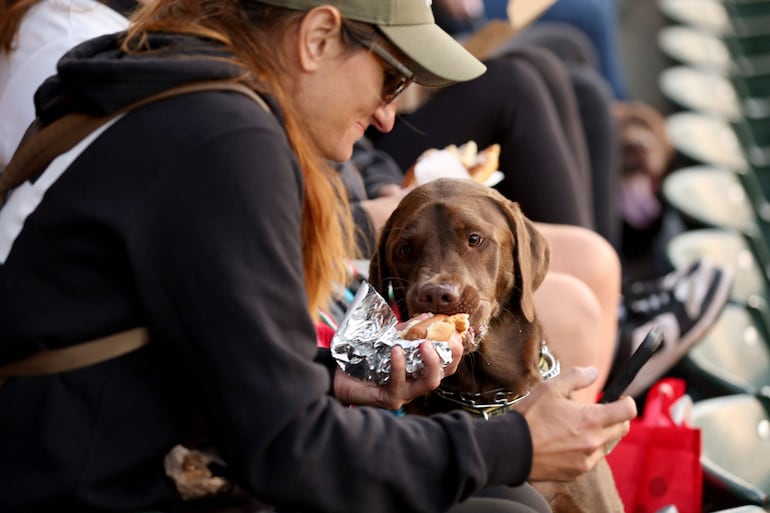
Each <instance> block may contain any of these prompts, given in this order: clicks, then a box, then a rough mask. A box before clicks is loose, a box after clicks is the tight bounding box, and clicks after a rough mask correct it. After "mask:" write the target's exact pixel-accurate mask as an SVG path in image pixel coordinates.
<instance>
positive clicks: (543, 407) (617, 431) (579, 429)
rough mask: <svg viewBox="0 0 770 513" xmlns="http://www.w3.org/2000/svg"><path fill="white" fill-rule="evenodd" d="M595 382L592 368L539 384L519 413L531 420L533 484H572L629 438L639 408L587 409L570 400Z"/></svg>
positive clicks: (621, 404) (621, 403)
mask: <svg viewBox="0 0 770 513" xmlns="http://www.w3.org/2000/svg"><path fill="white" fill-rule="evenodd" d="M595 379H596V370H595V369H593V368H585V367H574V368H571V369H568V370H565V371H563V372H562V373H561V374H560V375H559V376H558V377H556V378H554V379H552V380H549V381H545V382H542V383H539V384H538V385H537V386H536V387H535V388H534V389H533V390H532V392H531V393H530V394H529V396H528V397H527V398H526V399H524V400H522V401H521V402H520V403H518V404H517V407H516V409H517V410H518V411H519V412H521V413H522V414H523V415H524V417H525V418H526V419H527V423H528V424H529V429H530V432H531V436H532V449H533V458H532V471H531V473H530V479H531V480H533V481H544V480H548V481H568V480H572V479H575V478H576V477H578V476H579V475H580V474H582V473H584V472H588V471H589V470H591V469H592V468H593V467H594V466H595V465H596V463H597V462H598V461H599V460H600V459H601V458H603V457H604V456H605V454H606V452H607V451H608V450H609V449H611V448H612V447H613V446H614V444H615V443H616V442H617V441H618V440H620V439H621V438H623V436H625V435H626V433H628V430H629V428H630V421H631V419H633V418H634V417H636V413H637V412H636V403H635V402H634V400H633V399H632V398H630V397H622V398H621V399H619V400H617V401H615V402H614V403H608V404H585V403H582V402H578V401H574V400H572V399H570V394H571V393H572V392H573V391H575V390H580V389H581V388H584V387H587V386H589V385H590V384H591V383H593V381H594V380H595Z"/></svg>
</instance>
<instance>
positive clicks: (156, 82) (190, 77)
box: [35, 33, 245, 124]
mask: <svg viewBox="0 0 770 513" xmlns="http://www.w3.org/2000/svg"><path fill="white" fill-rule="evenodd" d="M122 35H123V34H122V33H118V34H109V35H105V36H101V37H98V38H95V39H91V40H89V41H86V42H84V43H81V44H80V45H78V46H76V47H74V48H73V49H72V50H70V51H69V52H67V53H66V54H65V55H64V56H63V57H62V58H61V59H60V60H59V63H58V65H57V70H58V74H57V75H54V76H52V77H50V78H49V79H48V80H47V81H46V82H44V83H43V85H41V86H40V88H39V89H38V90H37V92H36V93H35V107H36V110H37V115H38V117H40V119H41V120H42V122H43V123H44V124H47V123H50V122H51V121H53V120H55V119H57V118H59V117H61V116H63V115H65V114H68V113H70V112H84V113H88V114H93V115H96V116H104V115H109V114H112V113H114V112H115V111H117V110H120V109H121V108H122V107H124V106H126V105H129V104H130V103H132V102H134V101H137V100H139V99H141V98H145V97H148V96H151V95H153V94H155V93H158V92H160V91H162V90H164V89H168V88H170V87H173V86H176V85H179V84H183V83H187V82H196V81H202V80H216V79H227V78H234V77H238V76H241V75H243V74H244V72H245V70H244V68H242V67H241V66H238V65H237V64H235V63H233V62H231V61H229V60H227V59H228V58H230V57H232V55H231V54H230V53H229V52H228V51H227V49H226V48H225V47H224V46H223V45H221V44H219V43H215V42H212V41H210V40H205V39H201V38H197V37H193V36H183V35H177V34H173V35H169V34H152V35H150V36H149V39H148V43H149V45H150V48H151V51H144V52H141V53H139V54H127V53H125V52H123V51H121V49H120V42H121V39H122Z"/></svg>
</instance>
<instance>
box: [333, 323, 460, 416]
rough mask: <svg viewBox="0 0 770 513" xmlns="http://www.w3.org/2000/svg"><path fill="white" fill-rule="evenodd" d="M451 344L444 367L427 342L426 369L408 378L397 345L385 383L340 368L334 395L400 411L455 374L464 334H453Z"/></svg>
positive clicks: (423, 350) (423, 347)
mask: <svg viewBox="0 0 770 513" xmlns="http://www.w3.org/2000/svg"><path fill="white" fill-rule="evenodd" d="M420 318H427V314H422V315H420V316H418V317H416V318H415V319H420ZM401 326H403V324H402V325H401ZM397 328H398V326H397ZM448 344H449V347H450V349H451V351H452V361H451V362H450V363H449V364H448V365H447V366H446V367H445V368H443V369H442V366H441V359H440V358H439V356H438V353H437V352H436V349H435V348H434V347H433V343H432V342H430V341H426V342H423V343H422V345H420V349H419V351H420V357H421V358H422V362H423V369H422V372H421V373H420V375H419V376H417V377H416V378H407V376H406V362H405V361H404V352H403V350H402V349H401V347H399V346H396V347H394V348H393V350H392V351H391V353H390V358H391V360H390V380H389V381H388V383H387V384H385V385H379V386H378V385H375V384H373V383H368V382H365V381H362V380H360V379H357V378H354V377H352V376H350V375H349V374H347V373H345V371H343V370H342V369H337V372H336V374H335V376H334V395H335V396H336V397H337V399H339V400H340V401H342V402H344V403H348V404H353V405H358V406H377V407H380V408H385V409H388V410H398V409H399V408H401V407H402V406H403V405H405V404H406V403H408V402H410V401H412V400H414V399H416V398H418V397H420V396H423V395H425V394H427V393H428V392H430V391H431V390H435V389H436V388H437V387H438V386H439V384H440V383H441V379H442V378H443V377H444V376H449V375H451V374H454V372H455V371H456V370H457V366H458V365H459V364H460V358H462V354H463V343H462V337H461V335H460V334H459V333H455V334H453V335H452V338H451V339H450V340H449V342H448Z"/></svg>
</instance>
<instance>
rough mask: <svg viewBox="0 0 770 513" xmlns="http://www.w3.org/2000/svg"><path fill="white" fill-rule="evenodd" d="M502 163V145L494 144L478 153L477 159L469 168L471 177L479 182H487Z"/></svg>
mask: <svg viewBox="0 0 770 513" xmlns="http://www.w3.org/2000/svg"><path fill="white" fill-rule="evenodd" d="M499 164H500V145H499V144H492V145H490V146H487V147H486V148H485V149H484V150H482V151H481V152H479V153H478V154H477V155H476V160H475V162H474V164H473V165H472V166H470V167H469V168H468V173H470V175H471V178H473V179H474V180H476V181H477V182H480V183H484V182H486V181H487V180H488V179H489V177H490V176H492V173H494V172H495V171H497V168H498V167H499Z"/></svg>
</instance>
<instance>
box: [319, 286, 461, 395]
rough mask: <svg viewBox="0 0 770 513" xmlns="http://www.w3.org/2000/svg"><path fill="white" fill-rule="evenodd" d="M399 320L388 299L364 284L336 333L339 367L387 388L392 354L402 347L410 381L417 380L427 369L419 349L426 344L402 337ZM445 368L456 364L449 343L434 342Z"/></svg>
mask: <svg viewBox="0 0 770 513" xmlns="http://www.w3.org/2000/svg"><path fill="white" fill-rule="evenodd" d="M397 323H398V319H397V318H396V315H395V314H394V313H393V310H391V309H390V306H388V303H387V302H386V301H385V299H384V298H383V297H382V296H381V295H380V294H379V293H378V292H377V291H376V290H374V287H372V286H371V285H370V284H369V283H367V282H365V281H364V282H363V283H362V284H361V286H360V287H359V289H358V292H356V296H355V298H353V302H352V303H351V304H350V307H349V309H348V311H347V314H346V315H345V317H344V319H342V322H341V323H340V325H339V327H338V328H337V331H336V332H335V333H334V337H333V338H332V343H331V351H332V355H333V356H334V358H335V360H336V361H337V363H338V364H339V366H340V367H341V368H342V370H344V371H345V372H347V373H348V374H350V375H351V376H354V377H357V378H359V379H363V380H366V381H370V382H372V383H375V384H377V385H384V384H385V383H387V382H388V381H389V380H390V363H391V362H390V352H391V350H392V349H393V347H394V346H401V348H402V350H403V352H404V360H405V362H406V374H407V377H410V378H415V377H417V376H419V375H420V373H421V372H422V369H423V366H424V364H423V362H422V358H421V357H420V351H419V347H420V345H421V344H422V343H423V342H425V340H404V339H402V338H401V337H400V336H399V333H398V330H397V329H396V324H397ZM430 342H431V343H432V344H433V347H435V348H436V352H437V353H438V355H439V358H440V359H441V365H442V368H444V367H446V366H447V365H449V363H450V362H451V361H452V351H451V349H450V348H449V343H448V342H440V341H435V340H431V341H430Z"/></svg>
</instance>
